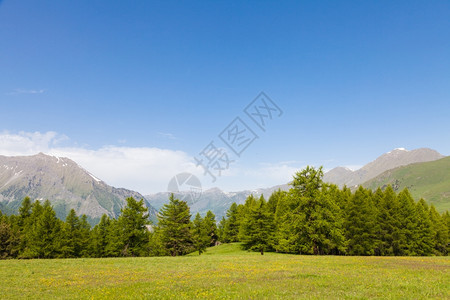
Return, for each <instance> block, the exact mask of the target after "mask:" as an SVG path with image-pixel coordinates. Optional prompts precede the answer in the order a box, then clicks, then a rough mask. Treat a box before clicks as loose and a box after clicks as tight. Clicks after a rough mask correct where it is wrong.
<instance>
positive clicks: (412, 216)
mask: <svg viewBox="0 0 450 300" xmlns="http://www.w3.org/2000/svg"><path fill="white" fill-rule="evenodd" d="M397 202H398V209H397V221H398V226H397V227H396V228H395V229H394V233H393V235H394V237H395V241H394V244H393V247H394V254H395V255H416V248H417V247H416V245H415V243H416V240H417V225H418V224H417V211H416V206H415V203H414V199H413V198H412V196H411V194H410V193H409V191H408V189H404V190H402V191H401V192H400V193H399V194H398V195H397Z"/></svg>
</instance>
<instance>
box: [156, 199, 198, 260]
mask: <svg viewBox="0 0 450 300" xmlns="http://www.w3.org/2000/svg"><path fill="white" fill-rule="evenodd" d="M190 218H191V214H190V211H189V206H188V205H187V203H186V202H185V201H181V200H178V199H175V198H174V196H173V194H171V195H170V198H169V203H168V204H166V205H164V206H163V207H162V208H161V210H160V213H159V216H158V220H159V223H158V227H159V230H160V235H161V242H162V244H163V245H164V248H165V249H166V250H167V252H168V253H169V254H170V255H172V256H178V255H185V254H187V253H189V252H190V251H191V250H192V248H193V246H192V244H193V242H192V236H191V221H190Z"/></svg>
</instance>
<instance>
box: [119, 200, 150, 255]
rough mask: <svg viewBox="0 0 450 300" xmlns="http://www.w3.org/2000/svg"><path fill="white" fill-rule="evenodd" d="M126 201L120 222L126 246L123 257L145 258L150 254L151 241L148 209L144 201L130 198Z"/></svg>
mask: <svg viewBox="0 0 450 300" xmlns="http://www.w3.org/2000/svg"><path fill="white" fill-rule="evenodd" d="M126 201H127V205H126V206H125V207H124V208H123V209H122V210H121V212H122V213H121V215H120V217H119V220H118V222H119V226H120V228H121V229H122V230H121V235H122V240H123V244H124V248H123V249H122V255H124V256H145V255H146V254H147V253H148V241H149V233H148V230H147V225H148V224H150V222H149V220H148V216H149V214H148V209H147V207H145V205H144V199H141V200H140V201H136V200H135V199H134V198H133V197H129V198H127V199H126Z"/></svg>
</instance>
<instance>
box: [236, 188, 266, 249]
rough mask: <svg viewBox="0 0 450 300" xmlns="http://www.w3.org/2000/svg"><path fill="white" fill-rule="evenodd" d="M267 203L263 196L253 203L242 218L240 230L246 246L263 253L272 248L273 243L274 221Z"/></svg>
mask: <svg viewBox="0 0 450 300" xmlns="http://www.w3.org/2000/svg"><path fill="white" fill-rule="evenodd" d="M266 205H267V204H266V201H265V199H264V197H263V196H261V197H260V198H259V200H258V201H257V202H256V203H254V204H253V203H252V205H250V206H249V207H248V209H249V210H248V213H247V214H246V216H245V217H244V218H243V220H242V224H241V231H240V235H241V240H242V242H243V245H244V248H245V249H247V250H252V251H259V252H260V253H261V255H263V254H264V251H268V250H270V249H271V243H272V233H273V222H272V218H271V216H270V212H269V211H268V209H266Z"/></svg>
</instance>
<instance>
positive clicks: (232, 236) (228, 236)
mask: <svg viewBox="0 0 450 300" xmlns="http://www.w3.org/2000/svg"><path fill="white" fill-rule="evenodd" d="M239 227H240V220H239V211H238V205H237V204H236V203H233V204H231V206H230V208H229V209H228V211H227V219H226V222H225V224H224V226H223V240H222V241H223V242H225V243H233V242H237V241H239V238H238V235H239Z"/></svg>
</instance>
